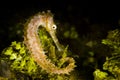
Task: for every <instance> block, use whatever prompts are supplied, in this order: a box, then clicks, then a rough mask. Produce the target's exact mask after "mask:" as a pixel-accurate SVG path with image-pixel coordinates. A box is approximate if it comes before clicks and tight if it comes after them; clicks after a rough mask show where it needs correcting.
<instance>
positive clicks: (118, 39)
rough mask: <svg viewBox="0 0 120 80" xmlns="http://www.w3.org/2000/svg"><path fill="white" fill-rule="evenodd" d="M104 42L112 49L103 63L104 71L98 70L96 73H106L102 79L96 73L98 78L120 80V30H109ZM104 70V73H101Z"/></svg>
mask: <svg viewBox="0 0 120 80" xmlns="http://www.w3.org/2000/svg"><path fill="white" fill-rule="evenodd" d="M102 44H104V45H106V46H108V47H109V48H110V49H111V52H110V54H109V56H107V57H106V61H105V62H104V64H103V70H104V71H102V70H101V71H100V70H99V71H98V70H96V71H95V72H94V73H96V72H98V74H102V75H104V76H103V77H101V79H98V78H99V77H100V76H97V75H94V77H96V80H119V79H120V30H118V29H116V30H112V31H109V32H108V36H107V38H106V39H103V40H102ZM101 72H102V73H101ZM102 78H104V79H102Z"/></svg>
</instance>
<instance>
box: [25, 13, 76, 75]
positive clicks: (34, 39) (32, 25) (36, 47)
mask: <svg viewBox="0 0 120 80" xmlns="http://www.w3.org/2000/svg"><path fill="white" fill-rule="evenodd" d="M25 27H26V28H25V32H24V43H25V45H26V47H27V48H28V50H29V51H30V53H31V56H32V58H34V60H35V62H36V63H37V64H38V65H39V66H40V67H41V68H42V69H43V70H45V71H46V72H48V73H53V74H69V72H71V71H72V70H73V69H74V67H75V60H74V59H73V58H71V57H66V58H64V60H65V61H67V62H69V64H68V65H67V66H66V67H64V68H60V67H57V66H56V65H54V64H53V63H52V62H51V60H50V59H48V58H47V56H46V55H45V51H44V49H43V48H42V44H41V40H40V39H39V36H38V29H39V27H43V28H45V29H46V31H47V32H48V33H49V34H50V36H51V38H52V39H53V41H54V43H55V45H56V47H57V49H58V51H62V50H63V48H62V46H61V44H60V43H59V41H58V39H57V37H56V35H55V32H56V28H57V26H56V24H55V23H54V20H53V14H52V13H51V12H50V11H47V12H46V13H45V12H42V13H38V14H36V15H34V16H33V17H31V18H30V19H29V20H28V21H27V22H26V24H25Z"/></svg>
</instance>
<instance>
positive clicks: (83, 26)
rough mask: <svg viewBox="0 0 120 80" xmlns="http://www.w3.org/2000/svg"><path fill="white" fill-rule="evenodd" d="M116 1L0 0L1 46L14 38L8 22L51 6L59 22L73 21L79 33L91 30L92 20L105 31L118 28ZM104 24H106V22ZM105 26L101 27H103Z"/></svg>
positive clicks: (12, 22) (118, 16) (119, 16)
mask: <svg viewBox="0 0 120 80" xmlns="http://www.w3.org/2000/svg"><path fill="white" fill-rule="evenodd" d="M119 8H120V7H119V2H115V1H114V2H113V1H106V2H105V1H87V0H80V1H79V0H64V1H63V0H56V1H54V0H31V1H30V0H29V1H25V0H24V1H22V0H15V1H7V0H4V1H1V2H0V44H1V45H0V50H2V49H3V48H4V47H6V46H7V45H8V44H10V42H11V41H13V39H10V38H8V36H9V34H11V33H10V31H9V26H12V25H14V24H15V23H17V22H20V20H22V19H27V18H28V17H29V16H30V15H31V14H32V13H36V12H39V11H46V10H51V12H52V13H54V14H55V19H57V20H59V21H60V22H61V23H64V22H68V23H69V24H71V25H75V27H76V29H77V31H78V33H79V34H80V35H81V34H86V33H89V32H90V29H91V26H90V25H93V24H98V25H101V24H103V26H98V27H99V28H100V27H101V28H103V27H104V29H105V30H106V32H107V31H108V30H110V29H116V28H119V25H120V22H119V18H120V12H119V11H120V9H119ZM105 25H107V26H105ZM105 30H104V31H105Z"/></svg>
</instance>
